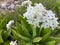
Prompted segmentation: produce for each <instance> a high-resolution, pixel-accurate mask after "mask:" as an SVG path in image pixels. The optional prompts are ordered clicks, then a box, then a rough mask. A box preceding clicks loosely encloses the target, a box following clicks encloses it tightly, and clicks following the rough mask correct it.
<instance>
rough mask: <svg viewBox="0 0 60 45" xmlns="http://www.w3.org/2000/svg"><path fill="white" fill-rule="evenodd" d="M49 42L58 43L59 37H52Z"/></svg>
mask: <svg viewBox="0 0 60 45" xmlns="http://www.w3.org/2000/svg"><path fill="white" fill-rule="evenodd" d="M51 40H55V41H56V42H57V43H60V37H52V38H51Z"/></svg>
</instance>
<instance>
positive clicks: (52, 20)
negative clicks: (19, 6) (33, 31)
mask: <svg viewBox="0 0 60 45" xmlns="http://www.w3.org/2000/svg"><path fill="white" fill-rule="evenodd" d="M23 17H24V18H27V22H28V23H29V24H32V25H34V26H38V27H40V25H39V24H40V23H42V24H41V27H43V28H51V29H52V30H54V29H55V28H56V27H57V26H58V24H59V23H58V21H57V20H58V18H57V17H55V13H53V12H52V11H51V10H46V8H45V7H44V6H43V5H42V4H41V3H39V4H35V6H29V7H27V12H25V13H24V14H23Z"/></svg>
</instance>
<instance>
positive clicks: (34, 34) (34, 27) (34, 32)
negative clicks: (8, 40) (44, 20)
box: [32, 26, 37, 37]
mask: <svg viewBox="0 0 60 45" xmlns="http://www.w3.org/2000/svg"><path fill="white" fill-rule="evenodd" d="M32 31H33V37H35V36H36V35H37V34H36V26H33V29H32Z"/></svg>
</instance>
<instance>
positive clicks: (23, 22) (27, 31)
mask: <svg viewBox="0 0 60 45" xmlns="http://www.w3.org/2000/svg"><path fill="white" fill-rule="evenodd" d="M17 18H18V21H19V22H20V23H21V27H22V29H23V30H24V32H25V34H26V35H27V36H29V37H31V35H30V33H31V32H32V29H31V28H30V25H29V24H28V23H27V22H26V20H25V19H24V18H23V17H22V16H21V15H19V16H17Z"/></svg>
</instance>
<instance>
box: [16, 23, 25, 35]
mask: <svg viewBox="0 0 60 45" xmlns="http://www.w3.org/2000/svg"><path fill="white" fill-rule="evenodd" d="M16 31H17V32H18V33H20V34H22V35H25V34H24V31H23V29H22V27H21V24H20V23H19V22H16Z"/></svg>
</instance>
